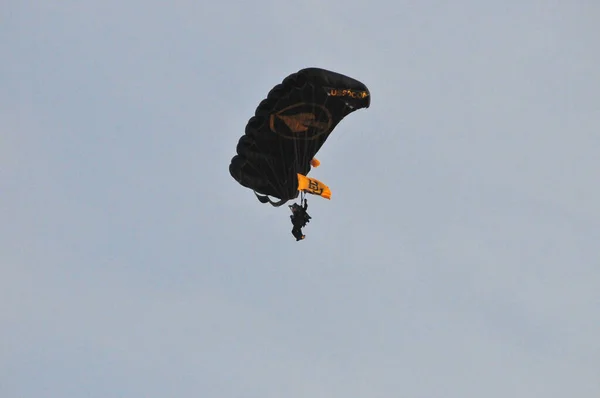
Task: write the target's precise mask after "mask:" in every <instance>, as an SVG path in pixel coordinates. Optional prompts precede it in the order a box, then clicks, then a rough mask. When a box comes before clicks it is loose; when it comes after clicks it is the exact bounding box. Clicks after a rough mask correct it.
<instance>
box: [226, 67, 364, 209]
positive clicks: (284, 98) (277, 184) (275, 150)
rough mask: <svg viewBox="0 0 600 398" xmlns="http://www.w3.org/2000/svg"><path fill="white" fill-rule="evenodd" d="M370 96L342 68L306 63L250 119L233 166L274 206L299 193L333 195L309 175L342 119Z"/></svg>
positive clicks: (260, 197)
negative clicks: (318, 154)
mask: <svg viewBox="0 0 600 398" xmlns="http://www.w3.org/2000/svg"><path fill="white" fill-rule="evenodd" d="M370 100H371V97H370V93H369V90H368V88H367V87H366V86H365V85H364V84H363V83H361V82H360V81H358V80H355V79H353V78H351V77H348V76H345V75H342V74H340V73H337V72H332V71H329V70H325V69H320V68H305V69H301V70H300V71H298V72H296V73H293V74H291V75H289V76H287V77H286V78H285V79H284V80H283V81H282V82H281V83H280V84H277V85H276V86H275V87H273V88H272V89H271V91H270V92H269V93H268V95H267V97H266V98H265V99H263V100H262V101H261V102H260V104H259V105H258V107H257V108H256V111H255V113H254V116H252V117H251V118H250V119H249V120H248V123H247V125H246V129H245V134H244V135H242V136H241V137H240V139H239V141H238V143H237V148H236V152H237V154H236V155H235V156H233V158H232V159H231V163H230V165H229V172H230V174H231V176H232V177H233V178H234V179H235V180H236V181H237V182H238V183H239V184H240V185H242V186H244V187H246V188H249V189H252V190H253V191H254V193H255V194H256V197H257V198H258V200H259V201H260V202H262V203H270V204H271V205H273V206H281V205H282V204H284V203H286V202H287V201H289V200H293V199H295V198H296V197H298V194H299V193H300V192H306V193H310V194H313V195H319V196H322V197H324V198H326V199H329V198H330V197H331V191H330V190H329V187H327V185H325V184H324V183H322V182H321V181H318V180H316V179H314V178H309V177H307V174H308V173H309V172H310V171H311V168H312V167H317V166H319V164H320V162H319V161H318V160H317V159H315V158H314V156H315V155H316V153H317V152H318V151H319V149H320V148H321V147H322V146H323V144H324V143H325V141H326V140H327V138H328V137H329V135H330V134H331V132H332V131H333V129H334V128H335V127H336V126H337V125H338V124H339V123H340V122H341V121H342V119H344V118H345V117H346V116H347V115H349V114H350V113H352V112H354V111H356V110H359V109H362V108H368V107H369V105H370ZM269 196H271V197H274V198H277V199H279V201H273V200H271V199H270V198H269Z"/></svg>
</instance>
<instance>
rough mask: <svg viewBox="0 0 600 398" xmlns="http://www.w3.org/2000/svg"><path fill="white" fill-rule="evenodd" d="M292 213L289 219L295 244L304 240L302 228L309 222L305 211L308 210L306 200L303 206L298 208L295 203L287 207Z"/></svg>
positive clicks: (309, 217)
mask: <svg viewBox="0 0 600 398" xmlns="http://www.w3.org/2000/svg"><path fill="white" fill-rule="evenodd" d="M289 208H290V210H291V211H292V215H291V216H290V219H291V220H292V225H293V226H294V227H293V228H292V235H294V238H296V242H297V241H299V240H302V239H304V238H305V237H306V236H305V235H303V234H302V228H303V227H305V226H306V224H307V223H309V222H310V219H311V218H312V217H311V216H309V215H308V213H307V212H306V209H307V208H308V203H307V202H306V199H304V206H300V205H298V204H297V203H294V204H293V205H290V206H289Z"/></svg>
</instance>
